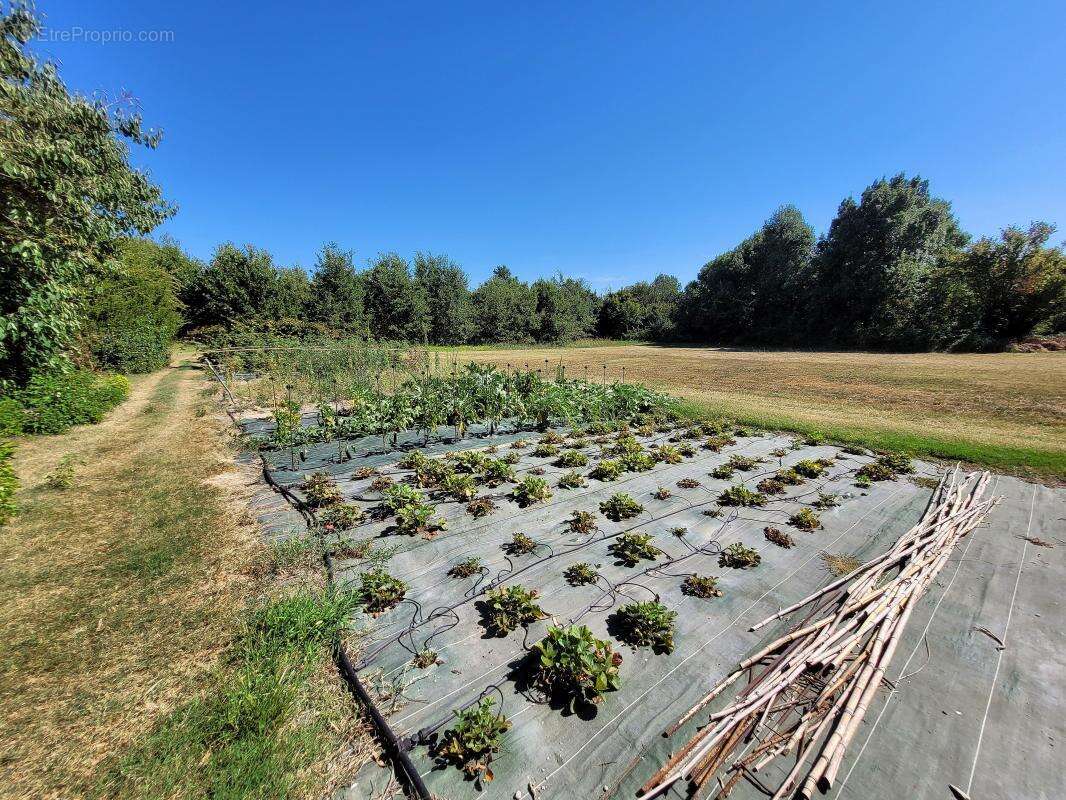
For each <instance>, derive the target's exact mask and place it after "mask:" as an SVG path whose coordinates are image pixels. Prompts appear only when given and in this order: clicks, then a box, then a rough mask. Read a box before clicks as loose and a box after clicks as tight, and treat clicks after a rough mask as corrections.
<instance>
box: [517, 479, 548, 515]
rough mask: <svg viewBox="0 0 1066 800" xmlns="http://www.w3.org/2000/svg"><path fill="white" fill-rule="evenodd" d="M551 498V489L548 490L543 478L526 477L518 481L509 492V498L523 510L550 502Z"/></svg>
mask: <svg viewBox="0 0 1066 800" xmlns="http://www.w3.org/2000/svg"><path fill="white" fill-rule="evenodd" d="M551 496H552V492H551V489H549V488H548V482H547V481H546V480H544V479H543V478H537V477H534V476H531V475H527V476H526V477H525V478H523V479H522V480H520V481H519V482H518V484H517V485H516V486H515V487H514V489H513V490H512V491H511V497H512V498H514V500H515V502H516V503H518V505H520V506H522V508H525V507H526V506H531V505H533V504H534V503H542V502H545V501H547V500H550V499H551Z"/></svg>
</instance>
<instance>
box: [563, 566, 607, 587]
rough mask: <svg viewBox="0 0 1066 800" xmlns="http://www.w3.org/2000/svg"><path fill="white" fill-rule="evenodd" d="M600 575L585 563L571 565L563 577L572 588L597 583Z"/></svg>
mask: <svg viewBox="0 0 1066 800" xmlns="http://www.w3.org/2000/svg"><path fill="white" fill-rule="evenodd" d="M598 574H599V573H597V572H596V570H595V569H594V568H593V567H592V565H591V564H586V563H584V562H581V563H579V564H571V565H570V566H569V567H567V568H566V569H565V570H564V571H563V577H564V578H566V582H567V583H569V584H570V585H571V586H584V585H585V584H588V583H595V582H596V576H597V575H598Z"/></svg>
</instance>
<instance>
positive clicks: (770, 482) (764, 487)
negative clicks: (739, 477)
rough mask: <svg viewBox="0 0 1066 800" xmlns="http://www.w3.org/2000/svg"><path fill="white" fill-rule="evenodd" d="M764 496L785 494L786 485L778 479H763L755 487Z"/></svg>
mask: <svg viewBox="0 0 1066 800" xmlns="http://www.w3.org/2000/svg"><path fill="white" fill-rule="evenodd" d="M755 488H756V489H758V490H759V491H760V492H762V493H763V494H784V493H785V484H784V483H783V482H782V481H780V480H778V479H777V478H763V479H762V480H761V481H759V483H758V484H757V485H756V486H755Z"/></svg>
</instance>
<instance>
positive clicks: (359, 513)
mask: <svg viewBox="0 0 1066 800" xmlns="http://www.w3.org/2000/svg"><path fill="white" fill-rule="evenodd" d="M365 516H366V514H364V513H363V509H361V508H360V507H359V506H357V505H355V504H354V503H337V504H335V505H332V506H330V507H329V508H327V509H326V510H325V511H323V512H322V514H320V515H319V517H318V521H319V522H321V523H322V527H323V528H325V529H326V530H327V531H346V530H348V529H349V528H354V527H355V526H356V525H358V524H359V523H360V522H362V521H363V517H365Z"/></svg>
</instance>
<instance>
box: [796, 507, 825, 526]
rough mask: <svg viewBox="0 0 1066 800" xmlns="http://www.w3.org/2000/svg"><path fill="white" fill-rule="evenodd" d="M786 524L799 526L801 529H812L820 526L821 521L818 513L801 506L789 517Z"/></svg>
mask: <svg viewBox="0 0 1066 800" xmlns="http://www.w3.org/2000/svg"><path fill="white" fill-rule="evenodd" d="M788 524H789V525H791V526H792V527H794V528H799V529H800V530H801V531H814V530H818V528H820V527H822V521H821V520H820V519H819V518H818V515H817V514H815V513H814V511H813V510H811V509H809V508H801V509H800V510H799V511H797V512H796V513H795V514H793V515H792V516H791V517H789V518H788Z"/></svg>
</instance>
